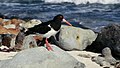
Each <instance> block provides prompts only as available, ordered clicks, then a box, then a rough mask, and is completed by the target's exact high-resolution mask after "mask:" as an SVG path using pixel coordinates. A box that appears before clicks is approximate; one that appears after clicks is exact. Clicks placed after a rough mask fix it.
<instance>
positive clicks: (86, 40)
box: [59, 26, 97, 50]
mask: <svg viewBox="0 0 120 68" xmlns="http://www.w3.org/2000/svg"><path fill="white" fill-rule="evenodd" d="M96 37H97V34H95V33H94V32H93V31H92V30H90V29H82V28H77V27H70V26H63V27H62V28H61V31H60V35H59V42H60V47H61V48H63V49H65V50H84V49H85V48H86V47H87V46H88V45H90V44H91V43H92V42H93V41H94V40H95V39H96Z"/></svg>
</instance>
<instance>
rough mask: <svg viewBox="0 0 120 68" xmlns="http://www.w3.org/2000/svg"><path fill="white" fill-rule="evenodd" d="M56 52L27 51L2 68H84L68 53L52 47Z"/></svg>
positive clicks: (42, 50)
mask: <svg viewBox="0 0 120 68" xmlns="http://www.w3.org/2000/svg"><path fill="white" fill-rule="evenodd" d="M52 48H53V50H54V51H48V50H47V49H46V48H44V47H36V48H31V49H26V50H23V51H21V52H19V53H18V54H17V55H16V56H14V57H13V59H11V60H10V61H8V62H6V63H5V62H4V64H3V65H1V67H0V68H84V67H85V65H84V64H83V63H81V62H79V61H77V60H76V59H75V58H73V57H72V56H71V55H69V54H68V53H67V52H65V51H63V50H61V49H60V48H58V47H55V46H52Z"/></svg>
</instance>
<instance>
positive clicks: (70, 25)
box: [62, 19, 72, 26]
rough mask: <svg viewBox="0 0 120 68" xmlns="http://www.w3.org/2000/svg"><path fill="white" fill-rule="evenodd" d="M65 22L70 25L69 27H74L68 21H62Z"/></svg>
mask: <svg viewBox="0 0 120 68" xmlns="http://www.w3.org/2000/svg"><path fill="white" fill-rule="evenodd" d="M62 21H63V22H65V23H66V24H68V25H69V26H72V24H70V23H69V22H68V21H66V20H65V19H63V20H62Z"/></svg>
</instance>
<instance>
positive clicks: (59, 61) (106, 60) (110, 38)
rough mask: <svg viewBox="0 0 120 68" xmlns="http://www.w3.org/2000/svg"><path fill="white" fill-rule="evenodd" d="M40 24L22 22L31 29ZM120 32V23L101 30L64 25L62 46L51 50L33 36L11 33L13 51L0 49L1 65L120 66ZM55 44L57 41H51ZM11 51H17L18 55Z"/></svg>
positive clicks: (46, 67)
mask: <svg viewBox="0 0 120 68" xmlns="http://www.w3.org/2000/svg"><path fill="white" fill-rule="evenodd" d="M38 23H40V21H39V20H35V21H33V20H32V21H29V22H28V23H22V25H24V26H23V27H25V28H27V27H33V25H36V24H38ZM28 25H29V26H28ZM66 28H67V29H66ZM21 32H22V31H21ZM119 35H120V25H118V24H112V25H108V26H106V27H104V28H103V29H101V32H100V33H96V32H94V31H92V30H90V29H83V28H78V27H71V26H65V25H62V28H61V30H60V32H59V34H58V35H57V36H56V37H55V38H56V40H57V44H58V45H53V46H52V47H53V51H48V50H47V49H46V48H45V47H43V46H38V45H37V43H36V40H35V39H34V37H33V36H24V34H22V33H19V34H18V36H17V37H13V36H12V35H9V34H7V35H5V37H4V41H9V43H7V42H6V43H7V44H5V43H4V44H5V45H6V46H7V47H8V46H9V47H8V48H10V50H9V51H8V52H7V53H6V52H0V55H1V56H2V57H0V60H1V61H0V68H119V67H120V63H119V60H120V59H118V58H116V55H117V56H118V57H119V53H120V50H119V47H120V46H119V43H120V36H119ZM1 37H2V36H1ZM8 38H9V39H8ZM39 39H41V38H39ZM2 41H3V39H2ZM16 41H17V42H16ZM2 43H3V42H2ZM53 43H54V44H55V42H51V44H53ZM61 48H62V49H61ZM5 50H7V49H6V48H3V49H2V48H1V51H5ZM11 51H15V52H13V53H14V54H12V52H11ZM90 51H91V52H90ZM93 52H99V53H93ZM9 54H10V55H9ZM93 54H94V55H93ZM11 56H12V57H11ZM5 57H6V58H5ZM114 57H115V58H114Z"/></svg>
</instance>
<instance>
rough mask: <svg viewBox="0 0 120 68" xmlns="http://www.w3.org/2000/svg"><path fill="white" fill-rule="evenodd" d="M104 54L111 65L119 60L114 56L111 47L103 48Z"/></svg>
mask: <svg viewBox="0 0 120 68" xmlns="http://www.w3.org/2000/svg"><path fill="white" fill-rule="evenodd" d="M102 54H103V55H104V58H105V61H107V62H109V63H110V64H111V65H114V64H116V62H117V60H116V59H115V58H114V57H113V56H112V54H111V49H110V48H109V47H106V48H104V49H103V50H102Z"/></svg>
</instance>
